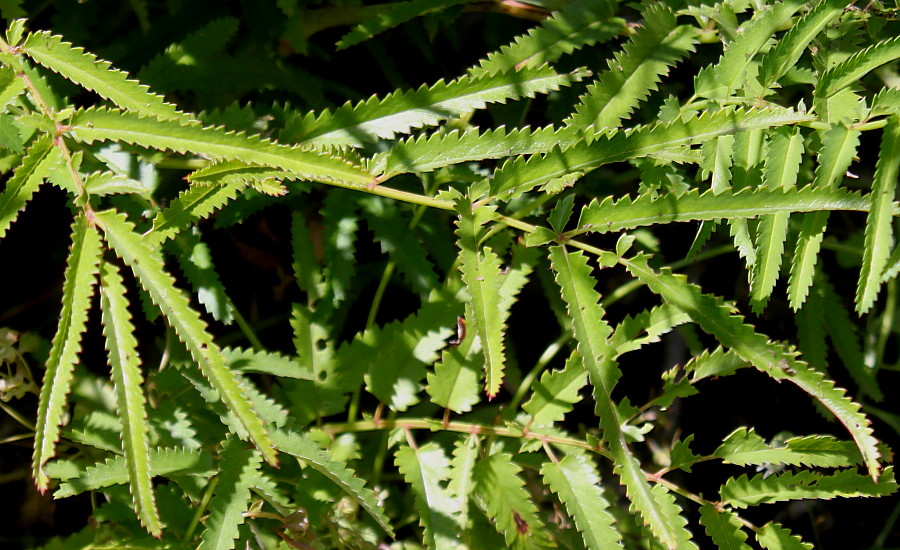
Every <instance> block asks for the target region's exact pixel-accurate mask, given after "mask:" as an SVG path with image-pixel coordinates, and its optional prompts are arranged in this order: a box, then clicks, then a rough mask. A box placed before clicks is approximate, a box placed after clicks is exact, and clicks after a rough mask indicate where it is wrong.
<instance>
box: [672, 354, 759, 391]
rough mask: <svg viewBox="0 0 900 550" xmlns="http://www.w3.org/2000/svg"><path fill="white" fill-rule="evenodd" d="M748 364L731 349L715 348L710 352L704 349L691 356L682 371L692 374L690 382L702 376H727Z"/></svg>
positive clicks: (701, 378) (698, 379)
mask: <svg viewBox="0 0 900 550" xmlns="http://www.w3.org/2000/svg"><path fill="white" fill-rule="evenodd" d="M747 366H749V364H748V363H747V361H745V360H744V359H742V358H741V357H740V356H739V355H738V354H736V353H735V352H734V351H732V350H728V351H725V350H723V349H722V348H717V349H716V350H714V351H713V352H712V353H710V352H709V351H704V352H703V353H702V354H700V355H698V356H697V357H693V358H692V359H691V360H690V362H688V364H687V365H685V366H684V371H685V372H686V373H688V374H692V375H693V376H691V383H695V382H698V381H700V380H703V379H704V378H716V377H719V376H728V375H729V374H734V373H735V372H736V371H737V370H738V369H740V368H743V367H747Z"/></svg>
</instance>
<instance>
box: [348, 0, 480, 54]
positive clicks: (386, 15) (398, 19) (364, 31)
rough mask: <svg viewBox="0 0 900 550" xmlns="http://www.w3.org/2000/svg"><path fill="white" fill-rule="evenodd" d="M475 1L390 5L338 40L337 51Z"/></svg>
mask: <svg viewBox="0 0 900 550" xmlns="http://www.w3.org/2000/svg"><path fill="white" fill-rule="evenodd" d="M474 1H475V0H409V1H406V2H398V3H395V4H391V5H389V6H387V7H386V8H383V9H381V10H379V11H378V13H377V15H376V16H375V17H372V18H369V19H367V20H366V21H364V22H362V23H360V24H358V25H356V26H355V27H353V30H351V31H350V32H349V33H347V34H345V35H344V36H343V38H341V39H340V40H338V43H337V49H338V50H343V49H344V48H349V47H350V46H354V45H356V44H359V43H360V42H364V41H366V40H368V39H370V38H372V37H373V36H375V35H376V34H379V33H382V32H384V31H386V30H388V29H390V28H393V27H396V26H397V25H400V24H401V23H405V22H407V21H409V20H410V19H415V18H416V17H420V16H422V15H424V14H426V13H430V12H434V11H438V10H443V9H447V8H449V7H452V6H456V5H459V4H466V3H468V2H474Z"/></svg>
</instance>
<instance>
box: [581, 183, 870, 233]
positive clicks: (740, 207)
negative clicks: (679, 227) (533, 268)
mask: <svg viewBox="0 0 900 550" xmlns="http://www.w3.org/2000/svg"><path fill="white" fill-rule="evenodd" d="M870 205H871V202H870V201H869V199H868V197H866V196H861V195H859V194H858V193H851V192H848V191H844V190H842V189H823V188H816V187H813V186H806V187H804V188H802V189H788V190H783V189H768V188H761V189H744V190H742V191H738V192H733V191H731V190H727V191H722V192H720V193H719V194H715V193H714V192H713V191H712V190H710V191H706V192H705V193H700V190H699V189H692V190H691V191H689V192H687V193H685V194H683V195H674V194H665V195H656V194H655V193H646V194H643V195H640V196H638V197H637V198H635V199H632V198H631V197H629V196H627V195H626V196H625V197H622V198H620V199H619V200H618V201H614V198H613V197H612V196H609V197H606V198H604V199H603V201H602V202H601V201H598V200H597V199H594V200H593V201H592V202H591V203H590V204H589V205H587V206H585V207H584V208H582V210H581V217H580V219H579V220H578V227H577V228H575V229H573V230H572V231H569V232H567V233H566V236H569V237H573V236H576V235H581V234H583V233H607V232H612V231H622V230H627V229H634V228H635V227H643V226H648V225H656V224H661V223H674V222H687V221H698V220H719V219H740V218H755V217H757V216H765V215H766V214H772V213H783V214H788V213H791V212H814V211H828V210H852V211H858V212H865V211H867V210H868V209H869V208H870Z"/></svg>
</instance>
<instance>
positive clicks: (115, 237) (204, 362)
mask: <svg viewBox="0 0 900 550" xmlns="http://www.w3.org/2000/svg"><path fill="white" fill-rule="evenodd" d="M95 218H96V220H97V221H98V225H100V227H101V228H102V229H103V232H104V238H105V239H106V241H107V242H108V243H109V245H110V247H111V248H112V249H113V250H115V252H116V254H117V255H118V256H119V257H121V258H122V259H123V260H124V261H125V263H126V264H128V266H129V267H131V269H132V271H134V274H135V275H136V276H137V279H138V281H139V282H140V283H141V286H142V287H143V288H144V290H146V291H147V293H148V294H149V295H150V298H151V299H152V300H153V303H154V304H156V306H157V307H159V308H160V310H161V311H162V313H163V315H165V317H166V320H167V321H168V322H169V324H170V325H171V326H172V328H174V329H175V332H176V334H178V337H179V338H180V339H181V341H182V342H183V343H184V344H185V346H186V347H187V349H188V351H189V352H190V354H191V357H192V358H193V359H194V361H196V362H197V364H198V365H199V367H200V370H201V371H202V372H203V376H205V377H206V379H207V380H209V382H210V383H211V384H212V387H213V388H215V390H216V392H217V393H218V395H219V399H221V400H222V401H223V402H224V403H225V405H226V406H227V407H228V409H229V410H230V411H231V412H232V413H233V414H234V415H235V416H236V417H237V418H238V420H239V421H240V423H241V425H242V426H243V428H244V429H245V430H246V431H247V433H248V435H249V437H250V439H251V441H252V442H253V444H254V445H255V446H256V448H257V449H258V450H259V451H260V453H262V456H263V458H264V459H265V460H266V461H267V462H269V463H270V464H277V463H278V459H277V456H276V454H275V452H274V450H273V449H272V446H271V442H270V440H269V436H268V434H267V433H266V430H265V428H264V427H263V424H262V421H261V420H260V419H259V417H258V416H257V415H256V413H254V411H253V408H252V406H251V405H250V402H249V401H248V400H247V397H246V396H245V395H244V393H243V392H242V391H241V388H240V387H239V386H238V383H237V380H236V379H235V377H234V374H233V373H232V372H231V371H229V370H228V367H227V366H226V365H225V358H224V357H223V356H222V352H221V351H220V350H219V347H218V346H217V345H216V344H215V343H214V342H213V338H212V335H211V334H209V332H208V331H207V330H206V324H205V323H204V322H203V320H202V319H201V318H200V315H199V314H198V313H197V312H196V311H195V310H194V309H193V308H191V307H190V304H189V303H188V300H187V298H186V297H185V295H184V294H183V293H182V292H181V290H179V289H178V288H177V287H176V286H175V281H174V280H173V279H172V276H171V275H169V274H168V273H167V272H166V271H165V270H164V268H163V264H162V261H161V259H160V258H159V255H158V253H157V251H155V250H153V249H152V248H151V247H150V246H148V244H147V243H146V242H145V241H144V240H143V239H142V238H141V236H140V235H138V234H137V233H135V232H134V229H133V228H134V226H133V225H132V224H131V222H129V221H128V220H127V219H126V218H125V216H124V215H122V214H117V213H116V212H115V210H105V211H103V212H97V213H96V214H95Z"/></svg>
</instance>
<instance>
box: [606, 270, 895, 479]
mask: <svg viewBox="0 0 900 550" xmlns="http://www.w3.org/2000/svg"><path fill="white" fill-rule="evenodd" d="M620 261H621V262H622V263H623V264H624V265H625V267H626V268H627V269H628V271H629V272H630V273H631V274H632V275H634V276H635V277H637V278H638V279H639V280H640V281H641V282H642V283H644V284H645V285H647V287H648V288H649V289H650V290H651V291H652V292H654V293H656V294H659V295H660V296H662V297H663V299H664V300H665V301H666V302H668V303H670V304H672V305H674V306H677V307H678V308H680V309H681V310H683V311H685V312H686V313H687V314H688V315H690V316H691V318H692V319H693V320H694V322H696V323H697V324H698V325H700V328H702V329H703V330H704V331H705V332H707V333H708V334H711V335H713V336H715V337H716V338H717V339H718V340H719V342H721V343H722V345H724V346H725V347H728V348H731V350H732V351H734V352H735V353H736V354H737V355H738V356H739V357H741V358H742V359H744V360H745V361H748V362H749V363H751V364H752V365H753V366H754V367H756V368H757V369H759V370H760V371H762V372H764V373H766V374H768V375H769V376H770V377H772V378H773V379H775V380H788V381H790V382H792V383H793V384H795V385H797V386H798V387H799V388H800V389H802V390H803V391H804V392H806V393H807V394H809V395H811V396H813V397H815V398H816V399H818V400H819V402H820V403H822V405H824V406H825V407H826V408H827V409H828V410H829V411H831V413H832V414H833V415H835V417H836V418H837V419H838V420H840V422H841V423H842V424H843V425H844V427H845V428H846V429H847V430H848V431H849V432H850V435H852V436H853V439H854V440H855V441H856V445H857V447H858V448H859V450H860V453H861V454H862V456H863V460H864V462H865V464H866V467H867V468H868V470H869V475H870V476H871V477H872V479H877V478H878V475H879V472H880V471H881V465H880V464H879V463H878V458H879V456H880V452H879V450H878V440H876V439H875V437H874V436H873V435H872V427H871V423H870V422H869V419H868V418H866V416H865V415H864V414H863V413H862V411H861V410H860V406H859V404H857V403H855V402H854V401H852V400H851V399H850V398H849V397H847V395H846V391H845V390H844V389H842V388H838V387H836V386H835V385H834V382H832V381H831V380H828V379H826V378H825V377H824V376H823V375H822V374H821V373H819V372H818V371H815V370H813V369H811V368H809V366H807V365H806V364H805V363H803V362H801V361H799V360H797V359H796V358H795V357H794V354H793V353H791V352H790V351H788V350H787V349H785V347H784V346H783V345H782V344H779V343H776V342H772V341H769V340H767V339H766V337H765V336H763V335H762V334H759V333H758V332H756V331H754V330H753V327H751V326H750V325H747V324H745V323H744V318H743V317H742V316H740V315H734V314H731V313H730V311H729V306H728V305H727V304H726V303H724V302H723V301H722V300H721V299H719V298H718V297H715V296H711V295H709V294H705V293H703V292H702V291H701V290H700V288H699V287H697V286H696V285H693V284H690V283H688V282H687V280H686V278H685V277H684V276H683V275H674V274H672V272H671V271H670V270H668V269H663V270H662V271H660V272H656V271H653V270H652V269H650V267H649V266H648V264H647V256H645V255H639V256H635V257H634V258H631V259H628V260H624V259H623V260H620Z"/></svg>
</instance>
